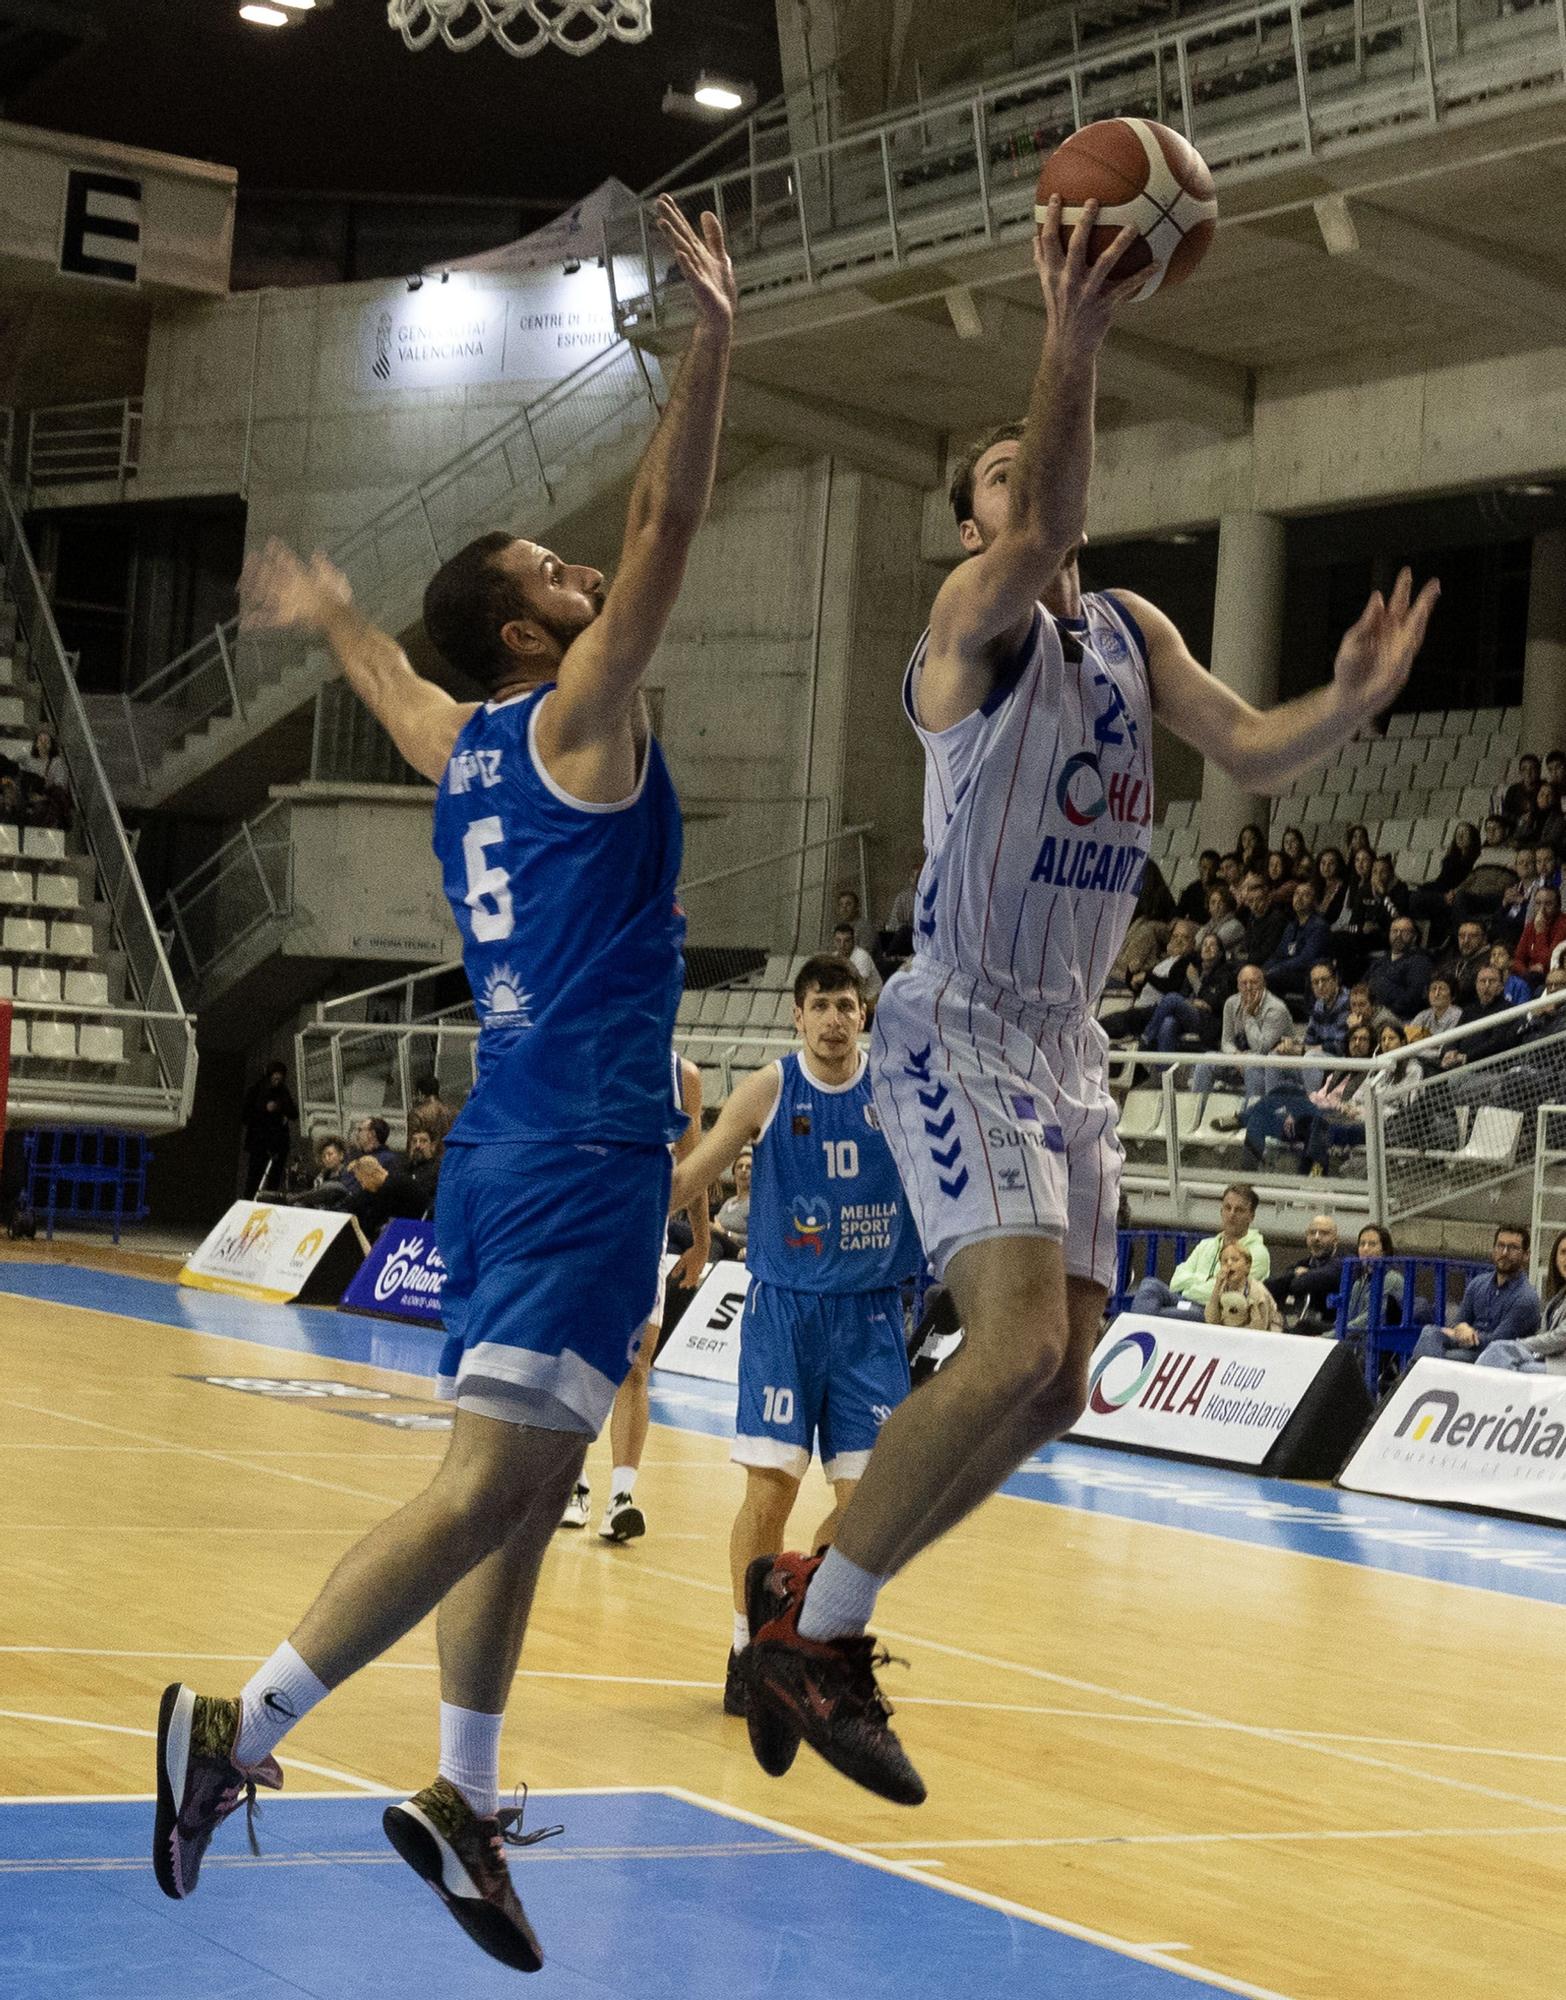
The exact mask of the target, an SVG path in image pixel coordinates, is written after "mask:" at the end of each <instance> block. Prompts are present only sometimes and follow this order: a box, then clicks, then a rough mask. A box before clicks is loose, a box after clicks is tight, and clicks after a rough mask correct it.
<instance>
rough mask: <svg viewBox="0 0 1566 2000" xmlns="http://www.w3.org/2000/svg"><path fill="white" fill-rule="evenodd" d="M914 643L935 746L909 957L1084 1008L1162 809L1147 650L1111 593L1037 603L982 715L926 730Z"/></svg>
mask: <svg viewBox="0 0 1566 2000" xmlns="http://www.w3.org/2000/svg"><path fill="white" fill-rule="evenodd" d="M929 643H930V634H929V631H928V630H926V631H925V633H924V636H923V637H922V638H921V639H920V641H919V643H918V645H917V646H916V647H915V648H914V654H913V658H912V659H911V660H910V661H909V663H908V671H907V674H906V676H905V677H904V681H903V705H904V707H905V708H906V709H907V711H908V716H909V719H910V721H912V723H913V725H914V728H915V729H916V730H918V732H919V736H920V739H921V741H922V742H923V744H924V751H925V778H924V846H925V863H924V871H923V873H922V874H921V876H920V878H919V894H918V902H917V906H916V908H915V910H914V951H915V954H916V955H917V956H918V957H919V958H920V959H922V960H933V961H935V962H936V964H938V965H941V966H944V967H945V968H946V969H947V970H949V971H951V972H953V973H955V974H956V975H957V976H958V977H959V978H960V979H961V978H966V979H968V980H972V981H974V982H975V983H976V985H977V987H978V988H979V989H980V990H982V989H983V987H985V986H989V987H991V988H994V989H996V990H997V991H998V992H999V993H1002V994H1013V995H1015V996H1016V997H1017V998H1019V999H1020V1000H1022V1001H1024V1002H1028V1003H1033V1004H1042V1005H1046V1006H1052V1007H1055V1006H1065V1007H1080V1008H1084V1009H1085V1008H1089V1007H1091V1006H1092V1005H1093V1003H1094V1002H1095V1001H1096V1000H1097V999H1098V996H1099V994H1100V993H1101V992H1102V991H1103V986H1104V981H1105V979H1106V978H1107V976H1108V973H1109V968H1110V966H1111V965H1112V964H1113V962H1114V959H1115V956H1116V954H1117V953H1118V952H1119V950H1120V947H1121V944H1122V943H1123V941H1124V939H1125V934H1126V931H1127V930H1128V928H1129V927H1130V923H1131V917H1132V913H1133V911H1134V910H1135V908H1136V899H1137V893H1138V891H1139V890H1140V889H1141V886H1142V876H1143V874H1144V872H1145V870H1146V867H1147V851H1148V829H1149V826H1150V824H1151V821H1152V815H1153V742H1152V736H1153V727H1152V698H1151V694H1150V691H1149V687H1148V677H1147V649H1146V645H1145V643H1144V641H1143V638H1142V634H1141V632H1140V630H1139V629H1138V627H1137V624H1136V621H1135V619H1134V618H1132V616H1131V615H1130V613H1129V612H1127V611H1126V610H1125V609H1124V608H1123V606H1121V605H1120V604H1119V603H1118V602H1117V601H1116V600H1115V599H1114V598H1113V597H1110V596H1108V595H1106V594H1100V593H1094V594H1092V595H1089V596H1086V597H1084V598H1083V600H1082V613H1081V616H1080V617H1077V618H1061V619H1057V618H1053V617H1052V616H1051V615H1050V614H1049V613H1048V612H1047V611H1046V610H1045V609H1044V607H1043V606H1042V605H1039V606H1038V607H1037V608H1036V610H1035V612H1034V616H1033V625H1032V628H1031V630H1030V631H1029V633H1028V637H1027V640H1026V642H1025V643H1024V645H1023V647H1022V649H1021V651H1020V652H1019V653H1018V655H1017V657H1016V659H1015V660H1014V661H1013V662H1012V664H1011V665H1010V667H1008V668H1006V669H1004V670H1003V671H1002V672H1001V673H999V674H998V675H997V677H996V681H995V685H994V688H993V689H992V691H991V693H990V696H989V698H988V699H987V700H986V702H985V703H984V705H983V707H982V708H979V709H975V710H974V712H973V714H971V715H968V716H965V717H964V718H963V720H962V721H961V722H958V723H955V724H954V725H953V726H952V727H951V728H950V729H943V730H940V731H932V730H928V729H923V728H921V727H920V725H919V720H918V708H917V702H918V694H919V683H920V680H921V678H922V676H923V673H924V662H925V655H926V653H927V651H928V649H929Z"/></svg>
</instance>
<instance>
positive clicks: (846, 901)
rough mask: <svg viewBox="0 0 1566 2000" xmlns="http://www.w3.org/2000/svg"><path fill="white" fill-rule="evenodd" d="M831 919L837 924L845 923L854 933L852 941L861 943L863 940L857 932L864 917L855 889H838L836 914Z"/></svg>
mask: <svg viewBox="0 0 1566 2000" xmlns="http://www.w3.org/2000/svg"><path fill="white" fill-rule="evenodd" d="M833 921H834V922H835V923H839V924H847V926H848V928H849V929H850V930H851V931H852V932H853V934H854V943H855V944H863V942H864V940H863V938H861V936H860V935H859V933H860V931H861V930H862V929H863V928H864V917H863V913H862V912H861V910H860V907H859V891H858V890H857V889H839V890H838V892H837V914H836V916H835V918H834V919H833Z"/></svg>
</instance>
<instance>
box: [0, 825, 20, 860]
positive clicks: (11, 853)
mask: <svg viewBox="0 0 1566 2000" xmlns="http://www.w3.org/2000/svg"><path fill="white" fill-rule="evenodd" d="M21 851H22V829H21V828H20V827H19V826H12V825H11V823H10V821H9V820H7V821H4V822H3V823H0V861H14V860H15V859H16V857H17V856H18V855H19V854H20V853H21Z"/></svg>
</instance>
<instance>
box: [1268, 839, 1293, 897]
mask: <svg viewBox="0 0 1566 2000" xmlns="http://www.w3.org/2000/svg"><path fill="white" fill-rule="evenodd" d="M1262 866H1263V870H1264V879H1265V880H1266V881H1268V882H1270V883H1271V884H1272V886H1273V887H1274V888H1275V889H1276V888H1279V887H1280V886H1281V885H1282V884H1283V883H1285V882H1288V881H1290V880H1292V877H1291V876H1290V874H1289V857H1288V856H1287V855H1286V854H1285V853H1284V851H1283V849H1282V848H1281V847H1271V848H1269V849H1268V850H1267V859H1266V861H1265V862H1264V863H1263V864H1262ZM1274 869H1276V873H1275V872H1274Z"/></svg>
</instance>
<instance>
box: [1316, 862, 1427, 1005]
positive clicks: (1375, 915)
mask: <svg viewBox="0 0 1566 2000" xmlns="http://www.w3.org/2000/svg"><path fill="white" fill-rule="evenodd" d="M1353 866H1354V879H1353V880H1352V881H1351V882H1350V884H1349V891H1348V895H1347V897H1346V898H1345V900H1344V905H1343V909H1342V912H1341V913H1340V915H1339V917H1338V921H1337V924H1336V927H1335V929H1334V933H1333V935H1334V938H1335V940H1336V943H1337V952H1338V958H1339V962H1340V963H1341V965H1342V966H1343V969H1344V971H1345V972H1346V973H1347V974H1348V975H1349V976H1350V977H1351V978H1355V979H1357V978H1358V977H1359V975H1360V974H1361V973H1362V972H1363V971H1364V969H1365V967H1366V966H1367V965H1368V964H1369V963H1370V960H1371V958H1372V957H1373V955H1374V954H1375V953H1376V952H1378V951H1385V950H1386V948H1387V939H1388V937H1389V935H1390V933H1391V929H1392V920H1393V918H1394V917H1399V916H1401V915H1402V914H1403V908H1400V907H1399V905H1400V904H1402V905H1403V906H1404V907H1406V905H1407V903H1408V900H1409V892H1408V890H1407V889H1406V888H1405V887H1404V885H1403V884H1402V883H1400V882H1399V881H1398V880H1397V877H1396V873H1395V871H1394V869H1393V865H1392V862H1391V860H1390V858H1389V857H1388V856H1385V855H1374V854H1372V853H1371V852H1370V849H1369V848H1368V847H1361V848H1358V849H1356V851H1355V853H1354V856H1353Z"/></svg>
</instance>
